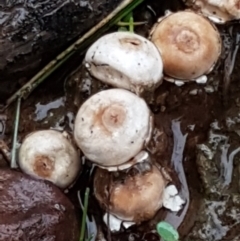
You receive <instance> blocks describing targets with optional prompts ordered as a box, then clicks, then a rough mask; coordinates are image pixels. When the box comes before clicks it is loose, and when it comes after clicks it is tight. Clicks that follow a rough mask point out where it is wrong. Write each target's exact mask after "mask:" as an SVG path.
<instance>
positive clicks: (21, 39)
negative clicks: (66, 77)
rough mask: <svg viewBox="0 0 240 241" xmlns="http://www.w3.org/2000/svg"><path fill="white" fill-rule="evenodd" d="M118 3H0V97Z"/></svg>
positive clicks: (67, 0)
mask: <svg viewBox="0 0 240 241" xmlns="http://www.w3.org/2000/svg"><path fill="white" fill-rule="evenodd" d="M120 2H121V0H0V98H1V99H3V97H4V96H5V95H9V93H12V92H13V91H15V90H16V88H18V87H19V83H18V81H17V80H19V79H20V78H23V77H26V78H29V77H31V76H32V75H33V74H35V73H36V72H37V71H38V70H40V68H41V67H43V66H44V65H45V64H47V63H48V61H50V60H51V59H53V58H54V57H55V56H56V55H57V54H58V53H60V51H62V50H64V48H66V47H67V46H68V45H69V44H70V43H71V42H73V41H75V40H76V39H77V38H78V37H79V36H81V35H83V34H84V33H85V32H86V31H87V30H89V29H90V28H91V27H93V26H94V25H95V24H96V23H98V22H99V21H100V20H102V19H103V18H104V17H105V16H107V15H108V14H109V13H110V12H111V11H112V10H113V9H114V8H115V7H116V6H117V5H118V4H119V3H120Z"/></svg>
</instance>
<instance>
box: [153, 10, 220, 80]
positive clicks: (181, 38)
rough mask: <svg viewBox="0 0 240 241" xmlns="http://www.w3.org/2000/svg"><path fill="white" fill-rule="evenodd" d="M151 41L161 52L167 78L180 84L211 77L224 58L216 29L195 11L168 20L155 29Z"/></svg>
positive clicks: (164, 20)
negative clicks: (221, 57)
mask: <svg viewBox="0 0 240 241" xmlns="http://www.w3.org/2000/svg"><path fill="white" fill-rule="evenodd" d="M150 39H151V40H152V41H153V43H154V44H155V45H156V46H157V47H158V49H159V51H160V52H161V56H162V59H163V63H164V73H165V75H166V76H168V77H173V78H175V79H178V80H184V81H190V80H197V79H199V78H201V76H203V75H205V74H208V73H209V72H210V71H211V70H212V69H213V67H214V66H215V64H216V62H217V60H218V58H219V56H220V54H221V38H220V35H219V32H218V31H217V29H216V27H215V26H214V25H213V24H211V23H210V21H208V19H206V18H205V17H203V16H201V15H199V14H196V13H194V12H192V11H180V12H177V13H171V14H169V15H167V16H165V17H164V18H162V19H161V20H160V21H159V23H157V24H156V25H155V26H154V28H153V29H152V32H151V34H150Z"/></svg>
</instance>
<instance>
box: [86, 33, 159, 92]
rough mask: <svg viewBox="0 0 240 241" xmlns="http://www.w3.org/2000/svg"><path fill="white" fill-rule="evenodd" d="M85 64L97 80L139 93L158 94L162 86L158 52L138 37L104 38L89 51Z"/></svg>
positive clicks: (129, 35)
mask: <svg viewBox="0 0 240 241" xmlns="http://www.w3.org/2000/svg"><path fill="white" fill-rule="evenodd" d="M85 61H86V66H87V68H88V70H89V72H90V74H91V75H92V76H94V77H95V78H97V79H99V80H101V81H102V82H104V83H106V84H109V85H111V86H114V87H118V88H123V89H127V90H130V91H133V92H135V93H141V92H142V91H143V90H154V89H155V88H157V87H158V86H159V85H160V84H161V82H162V72H163V63H162V59H161V56H160V53H159V51H158V49H157V48H156V46H154V44H153V43H152V42H150V41H149V40H147V39H146V38H144V37H142V36H140V35H137V34H134V33H130V32H115V33H110V34H107V35H104V36H103V37H101V38H99V39H98V40H97V41H96V42H95V43H94V44H93V45H92V46H91V47H90V48H89V49H88V51H87V53H86V56H85Z"/></svg>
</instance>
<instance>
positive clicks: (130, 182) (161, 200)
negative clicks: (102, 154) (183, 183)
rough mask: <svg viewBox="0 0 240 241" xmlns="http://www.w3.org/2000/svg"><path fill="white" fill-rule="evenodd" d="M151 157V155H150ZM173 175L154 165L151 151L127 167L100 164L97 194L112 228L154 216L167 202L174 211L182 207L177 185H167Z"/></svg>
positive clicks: (95, 181)
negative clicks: (119, 168)
mask: <svg viewBox="0 0 240 241" xmlns="http://www.w3.org/2000/svg"><path fill="white" fill-rule="evenodd" d="M146 157H147V158H146ZM170 181H171V178H170V177H169V175H168V174H167V173H166V172H165V171H164V169H160V168H158V167H157V166H155V165H153V164H152V163H151V162H150V160H149V158H148V154H147V156H145V157H144V158H143V159H142V161H141V162H139V163H137V164H135V165H134V166H132V167H131V168H130V169H128V170H126V171H119V172H107V171H106V170H103V169H100V168H98V169H97V171H96V173H95V176H94V194H95V197H96V199H97V200H98V202H99V203H100V205H101V206H102V207H103V209H104V210H105V211H106V212H108V213H106V214H105V215H104V222H105V223H106V224H108V222H107V216H108V215H109V228H110V230H111V231H119V230H120V226H121V223H122V224H123V225H124V226H125V228H128V227H130V226H131V225H134V224H140V223H141V222H143V221H147V220H150V219H151V218H153V217H154V216H155V214H156V213H157V211H158V210H159V209H160V208H161V207H162V206H163V205H164V206H165V207H166V208H168V209H170V210H172V211H179V210H180V209H181V208H182V205H183V204H184V203H185V201H184V200H183V199H182V198H181V197H180V196H179V195H178V192H177V190H176V188H175V186H174V185H171V186H173V187H174V188H169V187H171V186H169V187H167V184H168V183H169V182H170Z"/></svg>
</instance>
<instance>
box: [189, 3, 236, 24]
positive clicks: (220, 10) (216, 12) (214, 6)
mask: <svg viewBox="0 0 240 241" xmlns="http://www.w3.org/2000/svg"><path fill="white" fill-rule="evenodd" d="M186 4H187V5H188V6H189V7H192V8H193V9H194V10H196V11H197V12H199V13H202V14H203V15H204V16H206V17H208V18H209V19H210V20H211V21H213V22H215V23H217V24H223V23H226V22H228V21H231V20H234V19H240V0H196V1H193V0H186Z"/></svg>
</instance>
